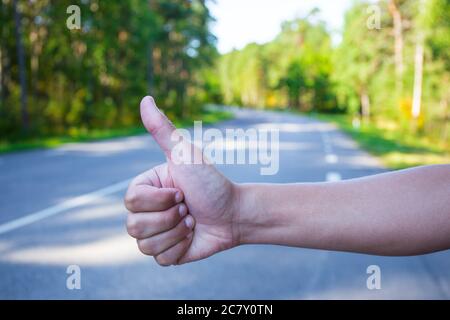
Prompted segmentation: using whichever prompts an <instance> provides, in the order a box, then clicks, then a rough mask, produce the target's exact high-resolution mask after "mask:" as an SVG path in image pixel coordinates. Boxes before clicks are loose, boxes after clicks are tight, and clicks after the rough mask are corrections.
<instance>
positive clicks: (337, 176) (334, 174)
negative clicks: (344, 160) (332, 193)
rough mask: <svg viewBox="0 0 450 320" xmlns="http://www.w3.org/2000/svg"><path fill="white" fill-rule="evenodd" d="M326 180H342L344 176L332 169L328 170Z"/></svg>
mask: <svg viewBox="0 0 450 320" xmlns="http://www.w3.org/2000/svg"><path fill="white" fill-rule="evenodd" d="M326 180H327V181H330V182H333V181H340V180H342V177H341V175H340V174H339V173H337V172H333V171H331V172H327V177H326Z"/></svg>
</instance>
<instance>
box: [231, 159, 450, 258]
mask: <svg viewBox="0 0 450 320" xmlns="http://www.w3.org/2000/svg"><path fill="white" fill-rule="evenodd" d="M238 189H239V192H238V193H239V195H240V196H239V198H240V202H239V203H240V206H239V207H240V209H239V212H238V213H237V219H236V221H237V228H238V230H239V233H238V234H239V241H240V243H243V244H245V243H269V244H281V245H289V246H297V247H305V248H320V249H328V250H342V251H353V252H364V253H370V254H381V255H412V254H421V253H426V252H431V251H436V250H442V249H446V248H449V247H450V165H441V166H429V167H419V168H415V169H410V170H403V171H397V172H392V173H386V174H381V175H376V176H370V177H366V178H361V179H353V180H347V181H342V182H335V183H305V184H284V185H270V184H266V185H264V184H261V185H258V184H247V185H245V184H244V185H240V186H239V187H238Z"/></svg>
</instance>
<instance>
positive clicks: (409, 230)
mask: <svg viewBox="0 0 450 320" xmlns="http://www.w3.org/2000/svg"><path fill="white" fill-rule="evenodd" d="M141 114H142V120H143V123H144V125H145V127H146V128H147V129H148V131H149V132H150V133H151V134H152V135H153V137H154V138H155V140H156V142H157V143H158V144H159V145H160V147H161V149H162V150H163V151H164V153H165V154H166V157H167V162H166V163H164V164H162V165H160V166H157V167H154V168H152V169H150V170H148V171H147V172H144V173H143V174H141V175H139V176H138V177H137V178H136V179H134V180H133V182H132V183H131V184H130V187H129V189H128V192H127V194H126V196H125V205H126V207H127V208H128V210H129V211H130V213H129V215H128V219H127V229H128V232H129V234H130V235H131V236H132V237H134V238H136V239H137V244H138V247H139V249H140V250H141V251H142V252H143V253H144V254H147V255H151V256H154V257H155V259H156V261H157V262H158V263H159V264H161V265H165V266H166V265H171V264H181V263H186V262H191V261H195V260H199V259H204V258H207V257H209V256H211V255H213V254H215V253H217V252H219V251H223V250H227V249H230V248H232V247H234V246H237V245H241V244H247V243H267V244H280V245H288V246H296V247H303V248H318V249H328V250H341V251H352V252H363V253H369V254H379V255H415V254H423V253H428V252H433V251H438V250H445V249H449V248H450V164H448V165H435V166H428V167H417V168H414V169H408V170H402V171H396V172H391V173H386V174H379V175H374V176H370V177H365V178H361V179H353V180H347V181H342V182H333V183H300V184H280V185H276V184H235V183H232V182H231V181H229V180H228V179H227V178H226V177H224V176H223V175H222V174H220V172H219V171H217V170H216V168H215V167H214V166H212V165H208V164H201V165H192V164H188V163H187V164H184V163H181V164H177V163H175V162H174V161H173V159H172V158H171V156H172V153H171V150H172V148H173V141H171V139H170V137H171V135H172V134H173V133H175V127H174V126H173V125H172V124H171V123H170V122H169V121H168V119H167V118H166V117H165V116H164V115H163V114H162V113H161V112H160V111H159V110H158V108H157V107H156V105H155V102H154V100H153V99H152V98H151V97H145V98H144V99H143V100H142V102H141ZM184 143H188V142H184ZM189 147H190V146H189Z"/></svg>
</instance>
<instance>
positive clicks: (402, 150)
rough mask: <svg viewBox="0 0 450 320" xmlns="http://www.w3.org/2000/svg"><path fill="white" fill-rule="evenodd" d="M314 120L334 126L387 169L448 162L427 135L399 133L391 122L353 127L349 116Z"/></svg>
mask: <svg viewBox="0 0 450 320" xmlns="http://www.w3.org/2000/svg"><path fill="white" fill-rule="evenodd" d="M314 117H316V118H318V119H319V120H324V121H329V122H332V123H335V124H336V125H337V126H338V127H339V128H341V129H342V130H343V131H344V132H346V133H347V134H349V135H350V136H351V137H352V138H353V139H354V140H355V141H356V142H357V143H358V144H359V145H360V146H361V148H363V149H365V150H367V151H368V152H369V153H371V154H372V155H374V156H376V157H378V158H379V159H380V160H381V161H382V162H383V164H384V165H385V166H386V167H388V168H390V169H403V168H407V167H412V166H418V165H428V164H440V163H450V150H449V147H448V146H445V145H444V144H443V143H442V142H439V141H434V140H433V139H431V138H430V137H427V136H421V135H417V134H411V133H407V132H405V131H402V130H400V129H399V128H398V126H397V125H396V124H395V123H394V122H390V123H387V124H386V125H385V126H380V125H378V126H376V125H375V124H373V123H372V124H364V125H361V126H360V127H359V128H355V127H353V125H352V118H351V117H350V116H348V115H324V114H315V115H314Z"/></svg>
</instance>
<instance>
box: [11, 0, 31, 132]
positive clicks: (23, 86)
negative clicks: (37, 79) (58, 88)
mask: <svg viewBox="0 0 450 320" xmlns="http://www.w3.org/2000/svg"><path fill="white" fill-rule="evenodd" d="M13 9H14V20H15V27H16V43H17V60H18V62H19V81H20V110H21V115H22V128H23V130H24V131H25V132H26V131H28V126H29V125H28V109H27V83H26V73H25V52H24V48H23V43H22V32H21V19H22V17H21V15H20V12H19V10H18V9H17V0H14V1H13Z"/></svg>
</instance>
